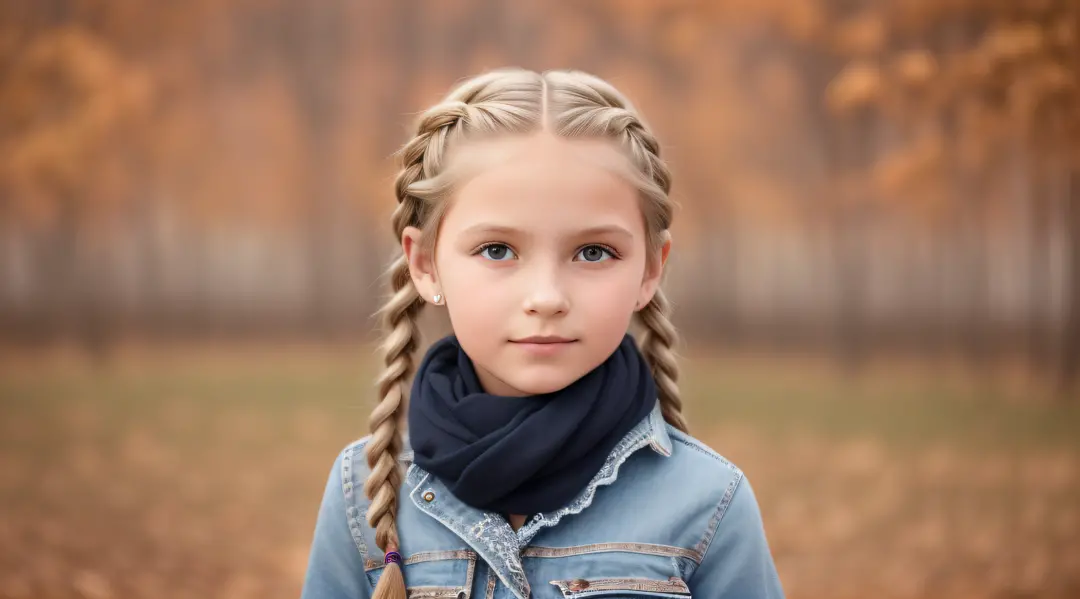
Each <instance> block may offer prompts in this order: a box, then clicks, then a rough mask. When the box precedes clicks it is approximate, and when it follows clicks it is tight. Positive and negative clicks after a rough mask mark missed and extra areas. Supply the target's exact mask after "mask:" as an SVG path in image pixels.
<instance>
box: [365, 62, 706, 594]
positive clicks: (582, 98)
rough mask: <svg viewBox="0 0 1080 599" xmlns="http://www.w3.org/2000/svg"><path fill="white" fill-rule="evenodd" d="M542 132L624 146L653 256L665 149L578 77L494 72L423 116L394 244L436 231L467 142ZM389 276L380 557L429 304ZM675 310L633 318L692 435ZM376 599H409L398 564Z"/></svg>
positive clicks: (401, 276)
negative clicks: (455, 155)
mask: <svg viewBox="0 0 1080 599" xmlns="http://www.w3.org/2000/svg"><path fill="white" fill-rule="evenodd" d="M539 131H547V132H549V133H551V134H554V135H557V136H560V137H567V138H591V139H608V140H612V141H614V142H615V143H616V144H617V145H618V146H619V147H621V148H622V150H623V151H624V152H625V154H626V155H627V157H628V158H629V162H630V163H631V165H632V167H633V171H634V175H635V176H634V179H635V181H634V183H635V185H636V186H637V187H638V189H639V192H640V195H641V199H642V202H641V205H642V212H643V214H644V216H645V223H646V233H647V238H648V239H647V244H648V247H649V250H650V251H651V252H656V251H659V250H660V248H661V246H662V245H663V243H664V241H665V239H666V235H667V230H668V228H669V226H670V225H671V219H672V212H673V210H672V202H671V201H670V200H669V198H668V193H669V191H670V188H671V174H670V172H669V171H668V168H667V166H666V165H665V164H664V162H663V161H662V160H660V147H659V145H658V144H657V141H656V138H655V137H653V134H652V133H651V132H650V131H649V129H648V128H647V127H646V126H645V124H644V123H643V122H642V120H641V118H640V116H638V114H637V112H636V111H635V110H634V108H633V107H632V106H631V104H630V102H629V101H628V100H627V99H626V98H625V97H624V96H623V95H622V94H621V93H619V91H618V90H616V89H615V88H614V87H612V86H611V85H610V84H608V83H607V82H605V81H603V80H602V79H599V78H597V77H595V76H593V75H589V74H587V73H583V72H581V71H547V72H544V73H536V72H533V71H528V70H524V69H499V70H495V71H490V72H488V73H484V74H482V75H478V76H476V77H473V78H471V79H468V80H466V81H464V82H462V83H460V84H459V85H458V86H457V87H455V88H454V89H453V90H452V91H451V92H450V93H449V94H448V95H447V96H446V97H445V98H444V99H443V101H442V102H440V103H439V104H437V105H435V106H433V107H431V108H429V109H428V110H427V111H425V112H424V113H423V114H421V116H420V118H419V120H418V123H417V128H416V135H415V137H413V138H412V139H411V140H410V141H409V142H408V143H406V144H405V146H404V147H403V148H402V149H401V152H400V156H401V163H402V165H401V171H400V173H398V176H397V181H396V186H395V187H396V192H397V200H398V206H397V209H396V210H394V214H393V218H392V221H393V227H394V236H395V239H398V240H400V239H401V235H402V232H403V231H404V229H405V228H406V227H409V226H413V227H418V228H419V229H421V230H422V231H437V230H438V224H439V222H441V219H442V215H443V214H444V211H445V206H446V201H445V199H446V197H447V195H448V194H449V191H450V185H449V183H447V182H446V181H444V180H443V179H444V177H442V176H441V175H443V174H444V172H445V171H446V165H447V159H448V155H449V154H450V153H451V152H452V151H453V149H454V148H456V147H458V146H459V145H460V144H461V142H462V141H464V140H466V139H475V138H484V137H492V136H497V135H498V136H504V135H514V134H519V135H520V134H529V133H535V132H539ZM420 243H421V246H422V249H424V250H427V251H431V250H433V249H434V245H435V235H434V234H431V235H427V234H425V235H423V236H422V239H421V241H420ZM387 275H388V276H389V278H390V282H391V287H392V294H391V296H390V297H389V299H388V300H387V301H386V304H385V305H383V306H382V308H381V309H380V310H379V312H378V315H379V318H380V321H381V324H382V326H383V330H384V333H383V339H382V344H381V346H380V350H381V354H382V356H383V359H384V361H385V367H384V369H383V371H382V374H381V375H380V376H379V377H378V382H377V385H378V392H379V398H380V401H379V403H378V405H376V406H375V409H374V411H373V412H372V414H371V419H370V426H371V439H370V441H369V442H368V443H367V459H368V464H369V465H370V466H371V473H370V475H369V476H368V478H367V480H366V482H365V483H364V493H365V494H366V495H367V496H368V497H369V498H370V499H371V506H370V508H369V509H368V514H367V517H368V522H369V524H370V525H371V526H372V527H373V528H374V529H375V543H376V544H377V545H378V546H379V548H380V549H382V550H383V551H384V552H386V551H390V550H396V549H397V548H399V547H400V544H399V539H398V536H397V527H396V516H397V493H398V487H399V486H400V485H401V482H402V474H401V472H400V469H399V467H398V464H397V458H398V454H399V452H400V450H401V444H402V441H401V435H400V434H399V430H398V429H399V426H400V425H401V422H402V421H403V420H404V418H403V413H404V408H405V397H406V382H407V380H408V378H409V377H410V376H411V375H412V373H413V369H414V366H415V364H414V354H415V352H416V349H417V347H418V345H419V339H418V338H419V330H418V327H417V323H416V321H417V317H418V315H419V313H420V310H421V309H422V308H423V306H424V304H425V302H424V300H423V299H421V297H420V295H419V293H418V292H417V290H416V288H415V287H414V286H413V283H412V279H411V278H410V276H409V267H408V262H407V260H406V258H405V256H404V255H401V256H398V257H397V259H396V260H395V261H394V262H393V264H391V266H390V268H389V269H388V271H387ZM669 310H670V304H669V302H668V300H667V298H666V297H665V296H664V293H663V291H662V290H660V289H657V291H656V293H655V295H654V296H653V298H652V301H651V302H649V304H648V305H646V306H645V307H644V308H642V309H641V310H640V311H638V312H637V315H638V316H637V317H638V324H640V325H641V327H642V330H643V332H642V334H641V335H640V338H639V340H638V345H639V347H640V348H641V352H642V354H643V355H644V356H645V358H646V360H648V362H649V364H650V366H651V369H652V372H653V376H654V378H655V379H656V384H657V389H658V392H659V401H660V406H661V410H662V412H663V415H664V419H665V420H666V421H667V422H668V423H669V424H671V425H672V426H674V427H675V428H677V429H679V430H682V431H686V430H687V426H686V422H685V420H684V419H683V417H682V401H681V400H680V398H679V387H678V385H677V384H676V381H677V379H678V374H679V371H678V365H677V362H676V356H675V352H674V349H673V347H674V345H675V343H676V341H677V333H676V331H675V327H674V326H672V324H671V321H670V320H669V318H668V312H669ZM374 597H375V599H404V597H405V585H404V580H403V578H402V575H401V571H400V565H399V564H397V563H388V564H386V570H385V571H384V572H383V575H382V576H381V577H380V579H379V584H378V585H377V586H376V588H375V594H374Z"/></svg>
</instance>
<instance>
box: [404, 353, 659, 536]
mask: <svg viewBox="0 0 1080 599" xmlns="http://www.w3.org/2000/svg"><path fill="white" fill-rule="evenodd" d="M656 401H657V399H656V383H655V381H654V380H653V377H652V373H651V371H650V369H649V365H648V363H647V362H646V361H645V358H644V356H642V355H641V352H640V351H639V350H638V348H637V344H636V343H635V342H634V339H633V337H631V336H630V335H629V334H627V335H626V336H625V337H624V338H623V340H622V342H621V343H620V344H619V347H618V348H617V349H616V350H615V351H614V352H613V353H612V354H611V356H609V357H608V358H607V359H606V360H605V361H604V362H603V363H601V364H600V365H599V366H597V367H596V368H594V369H593V370H591V371H589V372H588V373H586V374H585V375H584V376H582V377H581V378H579V379H578V380H576V381H574V382H573V383H571V384H570V385H568V386H567V387H565V388H563V389H560V390H558V391H554V392H551V393H545V394H542V395H531V396H526V397H505V396H500V395H492V394H490V393H486V392H484V390H483V388H482V387H481V385H480V380H479V379H478V378H477V376H476V371H475V369H474V367H473V363H472V361H471V360H470V359H469V357H468V356H467V355H466V354H465V351H464V350H463V349H462V348H461V345H460V344H459V343H458V341H457V338H456V337H455V336H453V335H450V336H447V337H444V338H443V339H440V340H439V341H437V342H435V343H434V344H433V345H432V346H431V347H430V348H429V349H428V351H427V353H426V354H425V355H424V359H423V360H422V361H421V363H420V367H419V368H418V370H417V373H416V378H415V379H414V380H413V386H412V394H411V397H410V400H409V411H408V421H409V422H408V424H409V440H410V443H411V444H412V448H413V452H414V460H415V463H416V464H417V466H419V467H421V468H423V469H424V470H426V471H428V472H431V473H432V474H434V475H435V476H437V477H439V478H440V479H441V480H442V481H443V482H444V483H445V484H446V485H447V486H448V487H449V489H450V491H451V492H452V493H453V494H454V495H455V496H456V497H457V498H458V499H460V500H461V501H463V502H465V503H467V504H469V505H471V506H473V507H476V508H478V509H483V510H488V511H493V512H499V513H504V514H524V515H531V514H535V513H538V512H548V511H552V510H556V509H558V508H560V507H562V506H564V505H566V504H567V503H569V502H570V500H572V499H573V498H574V497H576V496H577V495H578V493H580V492H581V491H582V490H583V489H584V488H585V486H586V485H587V484H588V483H589V481H590V480H592V478H593V476H595V475H596V473H597V472H599V471H600V468H601V467H602V466H603V464H604V461H605V460H606V459H607V457H608V455H609V454H610V453H611V450H612V449H614V448H615V445H616V444H617V443H618V442H619V441H620V440H621V439H622V438H623V437H624V436H625V435H626V433H628V432H630V429H632V428H633V427H634V426H635V425H637V424H638V423H639V422H641V420H642V419H643V418H645V417H646V416H648V415H649V412H651V411H652V409H653V407H654V406H655V405H656Z"/></svg>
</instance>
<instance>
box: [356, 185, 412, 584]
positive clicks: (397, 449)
mask: <svg viewBox="0 0 1080 599" xmlns="http://www.w3.org/2000/svg"><path fill="white" fill-rule="evenodd" d="M409 211H410V203H402V204H401V205H399V206H398V209H397V210H396V211H395V213H394V222H395V224H397V223H398V222H401V221H405V220H407V215H403V214H402V213H403V212H409ZM402 228H404V227H402ZM388 274H389V275H390V280H391V286H392V289H393V294H392V295H391V296H390V299H388V300H387V302H386V304H384V305H383V307H382V309H381V310H380V311H379V315H380V320H381V322H382V325H383V330H384V331H385V333H384V337H383V342H382V344H381V346H380V353H381V354H382V356H383V361H384V364H385V367H384V369H383V371H382V374H381V375H380V376H379V377H378V380H377V383H376V384H377V386H378V389H379V397H380V398H381V399H380V401H379V403H378V404H376V406H375V409H374V410H373V411H372V413H371V417H370V419H369V426H370V428H371V439H370V440H369V441H368V444H367V461H368V466H369V467H370V468H371V473H370V474H368V477H367V479H366V480H365V481H364V494H365V495H367V497H368V498H369V499H371V505H370V506H369V507H368V513H367V520H368V524H370V525H371V526H372V528H374V529H375V544H376V545H378V547H379V548H380V549H382V550H383V552H384V553H386V554H388V556H389V555H391V553H390V552H396V551H397V550H398V549H399V548H400V547H401V543H400V540H399V539H398V532H397V502H398V488H399V487H400V486H401V483H402V474H401V469H400V467H399V466H398V463H397V458H398V454H400V453H401V445H402V440H401V435H400V434H399V431H398V428H399V426H400V425H401V420H402V419H403V418H402V414H404V408H405V398H406V393H405V382H406V380H408V378H409V376H410V375H411V374H412V371H413V368H414V364H413V354H414V352H415V351H416V347H417V342H418V339H419V336H420V335H419V329H418V327H417V324H416V318H417V316H418V315H419V313H420V309H421V308H423V306H424V302H423V301H422V300H421V299H420V295H419V293H417V291H416V287H415V286H414V285H413V282H412V279H411V278H410V277H409V263H408V260H407V259H406V257H405V256H404V255H402V256H399V257H398V258H397V260H395V261H394V263H393V264H392V265H391V266H390V269H389V271H388ZM405 596H406V592H405V581H404V578H403V577H402V575H401V566H400V564H399V563H398V562H397V561H392V560H389V559H388V563H387V564H386V567H385V570H384V571H383V575H382V576H381V577H380V578H379V584H378V585H376V587H375V594H374V596H373V597H374V598H375V599H405Z"/></svg>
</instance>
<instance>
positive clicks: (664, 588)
mask: <svg viewBox="0 0 1080 599" xmlns="http://www.w3.org/2000/svg"><path fill="white" fill-rule="evenodd" d="M551 584H553V585H555V586H556V587H558V588H559V591H560V592H561V593H562V595H563V597H566V598H567V599H585V598H586V597H593V596H596V597H605V598H613V597H667V598H669V599H688V598H689V597H690V588H689V587H687V586H686V582H684V581H683V580H682V579H681V578H678V577H676V576H672V577H670V578H667V579H653V578H630V577H626V578H612V577H607V578H569V579H565V580H552V581H551Z"/></svg>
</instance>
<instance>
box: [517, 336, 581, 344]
mask: <svg viewBox="0 0 1080 599" xmlns="http://www.w3.org/2000/svg"><path fill="white" fill-rule="evenodd" d="M575 341H577V339H570V338H568V337H559V336H556V335H533V336H532V337H523V338H521V339H511V340H510V342H511V343H528V344H534V345H552V344H557V343H573V342H575Z"/></svg>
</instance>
